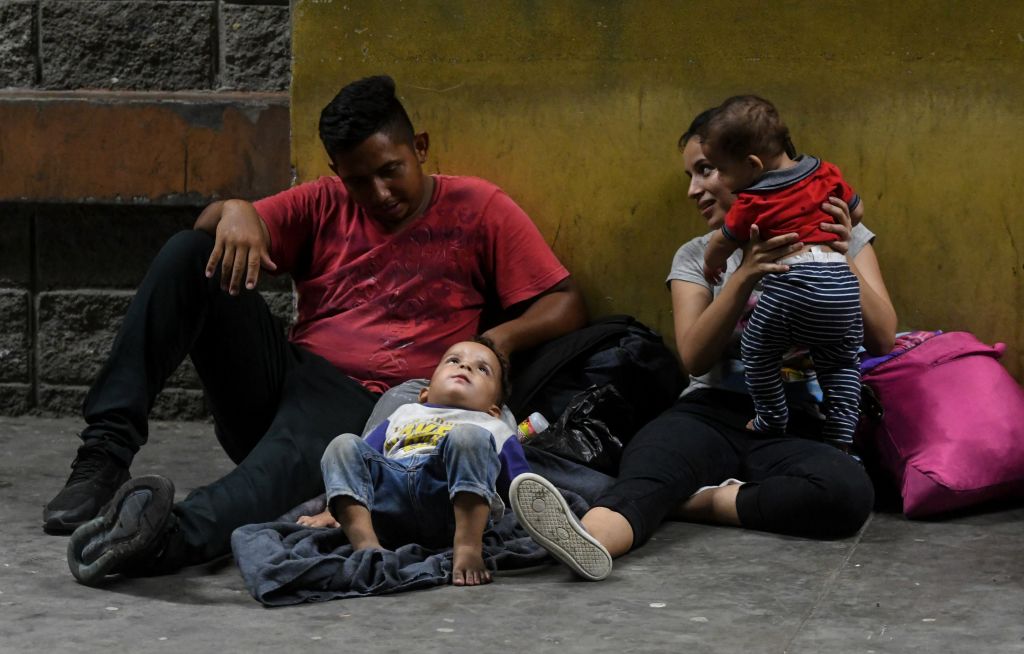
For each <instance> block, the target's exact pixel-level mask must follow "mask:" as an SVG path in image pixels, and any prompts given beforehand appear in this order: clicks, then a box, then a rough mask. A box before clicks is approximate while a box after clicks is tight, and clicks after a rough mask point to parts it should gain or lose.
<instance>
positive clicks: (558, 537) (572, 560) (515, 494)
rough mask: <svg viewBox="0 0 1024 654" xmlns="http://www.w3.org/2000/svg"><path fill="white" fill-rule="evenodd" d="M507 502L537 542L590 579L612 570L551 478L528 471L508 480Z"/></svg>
mask: <svg viewBox="0 0 1024 654" xmlns="http://www.w3.org/2000/svg"><path fill="white" fill-rule="evenodd" d="M508 494H509V503H510V504H511V505H512V512H513V513H515V514H516V518H518V519H519V524H521V525H522V526H523V528H524V529H526V531H527V532H529V534H530V536H531V537H533V540H534V541H536V542H537V544H538V545H540V546H541V547H543V548H544V549H545V550H547V551H548V553H549V554H551V556H553V557H555V558H556V559H558V560H559V561H561V562H562V563H564V564H565V565H567V566H569V568H570V569H571V570H572V571H573V572H575V573H576V574H577V575H579V576H581V577H583V578H584V579H587V580H590V581H600V580H601V579H604V578H605V577H607V576H608V575H609V574H611V572H612V557H611V555H610V554H609V553H608V550H607V549H605V547H604V546H603V545H601V543H599V542H598V541H597V539H596V538H594V537H593V536H591V535H590V534H588V533H587V531H586V530H585V529H584V528H583V525H581V524H580V523H579V521H578V520H576V516H574V515H573V513H572V510H571V509H570V508H569V505H568V503H566V501H565V498H564V497H562V494H561V493H559V492H558V489H557V488H555V487H554V486H553V485H552V484H551V482H549V481H548V480H547V479H544V478H543V477H541V476H539V475H535V474H533V473H530V472H526V473H523V474H521V475H519V476H518V477H516V478H515V479H513V480H512V484H511V486H510V487H509V493H508Z"/></svg>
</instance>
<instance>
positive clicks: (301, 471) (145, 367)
mask: <svg viewBox="0 0 1024 654" xmlns="http://www.w3.org/2000/svg"><path fill="white" fill-rule="evenodd" d="M212 250H213V238H212V237H211V236H210V235H208V234H206V233H205V232H201V231H186V232H181V233H179V234H176V235H175V236H174V237H172V238H171V239H170V240H169V241H168V242H167V244H166V245H164V247H163V249H162V250H161V251H160V253H159V254H158V255H157V257H156V258H155V259H154V261H153V263H152V265H151V266H150V269H149V272H148V273H147V274H146V277H145V279H144V280H143V282H142V285H141V286H140V287H139V290H138V292H137V294H136V295H135V298H134V299H133V300H132V303H131V305H130V307H129V308H128V313H127V315H126V316H125V319H124V322H123V324H122V325H121V329H120V331H119V332H118V335H117V338H116V340H115V341H114V345H113V349H112V351H111V354H110V358H109V359H108V360H107V363H106V365H105V366H104V367H103V370H102V371H101V372H100V374H99V377H98V378H97V379H96V382H95V383H94V384H93V386H92V388H91V389H90V390H89V394H88V395H87V397H86V399H85V405H84V407H83V413H84V416H85V420H86V423H87V424H88V426H87V427H86V429H85V430H84V431H83V432H82V439H83V440H84V441H85V442H86V444H88V445H95V446H97V447H102V448H103V449H105V450H107V451H108V452H110V453H111V454H112V455H113V456H115V457H117V458H118V459H120V460H121V461H123V462H124V463H125V465H129V464H130V463H131V461H132V458H133V457H134V455H135V453H136V452H138V450H139V447H141V446H142V445H143V444H144V443H145V442H146V439H147V436H148V433H149V429H148V423H147V419H148V415H149V411H150V409H151V408H152V406H153V401H154V399H155V398H156V396H157V394H158V393H159V392H160V390H161V389H162V388H163V387H164V384H165V382H166V381H167V378H168V376H170V375H171V373H173V372H174V370H175V369H176V368H177V367H178V365H179V364H180V363H181V362H182V361H183V360H184V358H185V356H186V355H189V356H191V358H192V362H193V363H194V364H195V367H196V370H197V371H198V373H199V377H200V379H201V380H202V383H203V389H204V391H205V393H206V398H207V402H208V403H209V405H210V407H211V409H212V411H213V417H214V421H215V423H216V434H217V439H218V440H219V441H220V444H221V446H222V447H223V448H224V451H225V452H227V454H228V456H229V457H231V460H232V461H234V462H235V463H236V464H238V467H236V468H235V469H234V470H233V471H231V472H230V473H229V474H227V475H226V476H224V477H223V478H221V479H219V480H217V481H215V482H213V483H212V484H210V485H208V486H204V487H202V488H198V489H196V490H194V491H192V493H190V494H189V496H188V497H187V498H185V500H184V501H183V502H181V503H179V504H178V505H176V506H175V508H174V511H175V514H176V515H177V517H178V522H179V525H180V527H181V531H182V539H183V541H184V547H182V548H180V550H179V551H175V552H174V553H173V554H172V556H173V557H174V559H175V562H177V563H180V564H182V565H188V564H194V563H200V562H203V561H208V560H210V559H213V558H216V557H218V556H220V555H222V554H226V553H228V552H229V551H230V547H231V541H230V539H231V532H232V531H233V530H234V529H235V527H238V526H240V525H243V524H248V523H252V522H266V521H268V520H273V519H274V518H276V517H278V516H279V515H281V514H283V513H285V512H286V511H288V510H289V509H291V508H292V507H294V506H295V505H297V504H299V503H300V502H303V501H304V500H307V499H309V498H311V497H314V496H316V495H319V494H320V493H322V492H323V490H324V487H323V481H322V479H321V476H320V457H321V456H322V455H323V452H324V449H325V448H326V446H327V444H328V443H329V442H330V441H331V439H332V438H334V437H335V436H337V435H338V434H341V433H345V432H351V433H356V434H358V433H360V432H361V431H362V429H363V425H364V423H365V422H366V419H367V417H368V416H369V415H370V411H371V410H372V409H373V405H374V403H375V401H376V399H377V396H376V395H375V394H374V393H371V392H370V391H367V390H366V389H365V388H363V387H362V386H361V385H360V384H359V383H357V382H356V381H354V380H352V379H351V378H349V377H348V376H346V375H345V374H344V373H342V372H340V371H339V370H338V369H336V368H335V367H334V366H332V365H331V364H330V363H328V362H327V360H325V359H323V358H322V357H319V356H317V355H315V354H312V353H310V352H308V351H306V350H304V349H302V348H300V347H298V346H296V345H294V344H292V343H290V342H288V340H287V338H285V334H284V331H283V328H282V325H281V324H280V322H279V321H278V320H277V319H275V318H274V316H273V315H272V314H271V312H270V310H269V308H268V307H267V305H266V302H265V301H264V300H263V298H262V297H261V296H260V295H259V293H257V292H255V291H245V290H243V291H242V292H240V293H239V294H238V295H237V296H234V297H232V296H230V295H228V294H227V293H226V292H224V291H222V290H221V289H220V285H219V275H215V276H214V278H213V279H207V278H206V276H205V274H204V270H205V267H206V262H207V260H208V259H209V257H210V253H211V252H212ZM197 456H202V455H201V454H200V453H197ZM178 549H179V548H176V550H178Z"/></svg>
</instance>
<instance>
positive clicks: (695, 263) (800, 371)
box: [665, 223, 875, 413]
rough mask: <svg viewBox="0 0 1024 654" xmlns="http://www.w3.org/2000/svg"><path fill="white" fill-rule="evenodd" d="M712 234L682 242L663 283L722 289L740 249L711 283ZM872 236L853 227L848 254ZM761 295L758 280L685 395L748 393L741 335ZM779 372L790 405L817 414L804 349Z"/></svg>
mask: <svg viewBox="0 0 1024 654" xmlns="http://www.w3.org/2000/svg"><path fill="white" fill-rule="evenodd" d="M712 233H713V232H712ZM710 239H711V233H708V234H705V235H704V236H698V237H697V238H694V239H691V240H689V241H687V242H686V243H684V244H683V246H682V247H680V248H679V249H678V250H677V251H676V255H675V257H673V259H672V270H671V271H670V272H669V274H668V279H667V280H665V281H666V283H669V282H672V281H673V280H680V281H684V282H690V283H693V284H697V285H699V286H702V287H703V288H706V289H708V290H709V291H711V293H712V294H713V296H714V297H718V294H719V293H720V292H721V291H722V287H723V286H725V282H726V281H727V280H728V279H729V277H730V276H731V275H732V273H733V272H735V270H736V269H737V268H738V267H739V265H740V263H741V262H742V261H743V251H742V250H739V249H737V250H736V251H735V252H733V253H732V256H730V257H729V264H728V266H727V269H726V272H725V274H724V275H722V283H721V284H720V285H718V286H712V285H711V284H709V283H708V282H707V281H706V280H705V279H704V250H705V248H707V245H708V241H709V240H710ZM874 239H875V234H874V232H872V231H871V230H870V229H868V228H867V227H865V226H864V224H863V223H861V224H859V225H857V226H856V227H854V228H853V231H852V232H851V234H850V257H851V258H856V256H857V255H858V254H859V253H860V251H861V249H863V248H864V246H865V245H867V244H869V243H871V242H872V241H873V240H874ZM759 297H761V285H760V283H758V285H757V287H756V288H755V289H754V292H753V293H751V295H750V298H748V299H747V306H746V308H744V310H743V314H742V315H741V316H740V320H739V322H738V323H737V324H736V328H735V329H734V330H733V335H732V339H731V340H730V342H729V345H728V346H727V347H726V350H725V353H724V355H723V357H722V359H721V360H719V361H718V363H716V364H715V365H713V366H712V367H711V370H709V371H708V372H707V373H705V374H703V375H700V376H699V377H695V376H693V375H690V385H689V386H687V387H686V390H684V391H683V395H684V396H685V395H686V394H687V393H692V392H693V391H695V390H698V389H702V388H720V389H724V390H730V391H737V392H740V393H746V392H747V386H746V381H745V380H744V377H743V361H742V360H741V359H740V334H742V333H743V328H744V327H745V326H746V324H747V320H748V319H749V318H750V313H751V312H752V311H753V310H754V306H755V305H756V304H757V300H758V298H759ZM782 374H783V377H784V379H785V380H786V394H787V396H788V397H789V403H790V404H791V405H805V408H806V409H808V410H810V411H811V413H818V412H817V410H816V409H815V408H813V407H812V406H806V405H817V404H820V402H821V388H820V387H819V386H818V382H817V380H816V379H815V377H814V369H813V367H812V364H811V361H810V359H809V358H808V356H807V350H806V349H801V348H794V349H793V350H792V351H791V352H790V353H789V354H788V355H787V356H786V357H784V359H783V363H782Z"/></svg>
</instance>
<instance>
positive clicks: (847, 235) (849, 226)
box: [819, 197, 853, 254]
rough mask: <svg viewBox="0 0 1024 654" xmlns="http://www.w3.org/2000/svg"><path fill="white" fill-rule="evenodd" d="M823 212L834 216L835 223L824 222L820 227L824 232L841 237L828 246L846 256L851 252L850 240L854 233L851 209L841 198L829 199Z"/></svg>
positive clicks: (823, 206) (822, 208)
mask: <svg viewBox="0 0 1024 654" xmlns="http://www.w3.org/2000/svg"><path fill="white" fill-rule="evenodd" d="M821 210H822V211H824V212H825V213H827V214H828V215H830V216H832V218H833V219H834V220H835V222H824V223H821V225H819V227H820V228H821V230H822V231H824V232H829V233H830V234H835V235H836V236H838V237H839V238H838V239H837V240H835V241H830V242H829V243H828V246H829V247H830V248H832V249H833V250H835V251H836V252H839V253H840V254H846V253H847V252H849V251H850V239H851V234H852V233H853V218H852V217H851V216H850V207H849V206H847V204H846V203H845V202H843V201H842V200H840V199H839V198H836V197H829V199H828V201H827V202H823V203H822V205H821Z"/></svg>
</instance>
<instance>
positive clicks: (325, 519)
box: [295, 511, 341, 529]
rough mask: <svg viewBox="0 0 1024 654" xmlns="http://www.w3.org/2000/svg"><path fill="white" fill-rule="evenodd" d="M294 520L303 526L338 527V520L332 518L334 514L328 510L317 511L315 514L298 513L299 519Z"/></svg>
mask: <svg viewBox="0 0 1024 654" xmlns="http://www.w3.org/2000/svg"><path fill="white" fill-rule="evenodd" d="M295 522H297V523H299V524H300V525H302V526H303V527H316V528H320V527H324V528H327V529H334V528H335V527H340V526H341V525H339V524H338V521H337V520H335V519H334V516H332V515H331V514H330V512H329V511H324V512H323V513H317V514H316V515H300V516H299V519H298V520H296V521H295Z"/></svg>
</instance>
